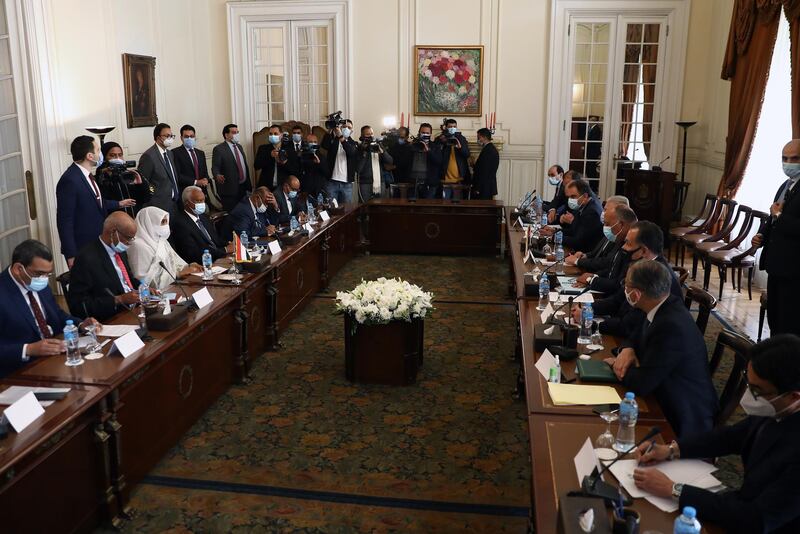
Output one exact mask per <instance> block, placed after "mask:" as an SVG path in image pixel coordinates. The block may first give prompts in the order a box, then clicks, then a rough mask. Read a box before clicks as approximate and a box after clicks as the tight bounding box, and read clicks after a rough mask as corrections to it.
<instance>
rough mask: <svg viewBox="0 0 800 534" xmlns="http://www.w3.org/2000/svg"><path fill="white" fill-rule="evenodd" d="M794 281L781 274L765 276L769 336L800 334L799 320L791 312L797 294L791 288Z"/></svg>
mask: <svg viewBox="0 0 800 534" xmlns="http://www.w3.org/2000/svg"><path fill="white" fill-rule="evenodd" d="M795 282H796V281H794V280H792V279H791V278H787V277H783V276H773V275H771V274H770V275H769V277H768V278H767V295H768V298H767V321H768V323H769V333H770V335H771V336H775V335H777V334H795V335H797V336H800V321H798V320H797V319H796V318H795V317H794V314H793V313H792V305H793V304H794V303H795V302H796V301H797V294H796V292H795V291H793V290H792V288H793V287H794V283H795Z"/></svg>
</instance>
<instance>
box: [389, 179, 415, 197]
mask: <svg viewBox="0 0 800 534" xmlns="http://www.w3.org/2000/svg"><path fill="white" fill-rule="evenodd" d="M413 188H414V184H406V183H393V184H389V196H390V197H391V198H400V199H403V200H405V199H407V198H408V190H409V189H413Z"/></svg>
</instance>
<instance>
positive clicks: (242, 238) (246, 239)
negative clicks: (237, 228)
mask: <svg viewBox="0 0 800 534" xmlns="http://www.w3.org/2000/svg"><path fill="white" fill-rule="evenodd" d="M239 241H241V242H242V246H243V247H244V248H247V245H249V244H250V238H249V237H247V232H242V233H241V234H239Z"/></svg>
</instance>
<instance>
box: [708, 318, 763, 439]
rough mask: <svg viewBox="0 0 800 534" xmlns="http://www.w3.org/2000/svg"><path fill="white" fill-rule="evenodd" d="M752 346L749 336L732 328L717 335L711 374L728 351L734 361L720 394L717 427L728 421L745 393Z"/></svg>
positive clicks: (710, 368)
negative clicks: (732, 330) (746, 372)
mask: <svg viewBox="0 0 800 534" xmlns="http://www.w3.org/2000/svg"><path fill="white" fill-rule="evenodd" d="M752 346H753V342H752V341H750V340H749V339H748V338H746V337H745V336H743V335H741V334H737V333H736V332H731V331H730V330H723V331H722V332H720V333H719V336H717V344H716V346H715V347H714V353H713V354H712V356H711V360H710V361H709V363H708V367H709V371H710V372H711V376H712V377H713V376H714V375H715V374H716V373H717V371H718V370H719V364H720V362H721V361H722V358H723V356H724V355H725V353H726V352H731V353H732V354H733V362H731V371H730V374H729V375H728V378H727V380H726V381H725V386H724V388H723V390H722V394H720V396H719V408H720V409H719V412H718V413H717V416H716V418H715V420H714V426H715V427H719V426H722V425H724V424H725V423H726V422H727V421H728V419H729V418H730V416H731V414H733V412H734V410H736V406H738V405H739V401H740V400H741V398H742V395H744V390H745V388H746V387H747V381H746V380H745V375H744V372H745V370H746V369H747V362H748V352H749V350H750V347H752Z"/></svg>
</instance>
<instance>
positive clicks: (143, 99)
mask: <svg viewBox="0 0 800 534" xmlns="http://www.w3.org/2000/svg"><path fill="white" fill-rule="evenodd" d="M122 75H123V79H124V80H125V115H126V117H127V120H128V128H139V127H142V126H155V125H156V124H158V115H157V114H156V58H154V57H151V56H138V55H135V54H122Z"/></svg>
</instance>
